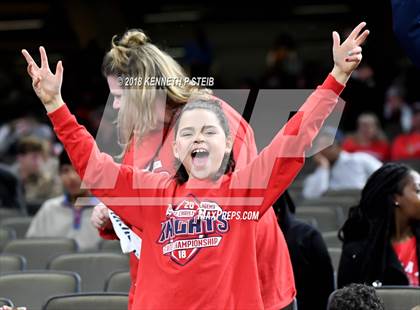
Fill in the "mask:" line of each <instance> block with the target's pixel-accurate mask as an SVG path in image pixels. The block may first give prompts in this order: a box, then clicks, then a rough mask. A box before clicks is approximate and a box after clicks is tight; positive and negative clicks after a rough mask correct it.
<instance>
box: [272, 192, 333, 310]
mask: <svg viewBox="0 0 420 310" xmlns="http://www.w3.org/2000/svg"><path fill="white" fill-rule="evenodd" d="M273 207H274V210H275V211H276V214H277V217H278V222H279V225H280V228H281V230H282V231H283V234H284V237H285V239H286V243H287V247H288V248H289V253H290V258H291V260H292V266H293V274H294V277H295V283H296V289H297V296H296V299H297V304H298V309H299V310H305V309H325V308H326V306H327V301H328V296H329V295H330V294H331V293H332V292H333V291H334V270H333V267H332V264H331V258H330V256H329V254H328V250H327V247H326V245H325V242H324V240H323V239H322V236H321V234H320V233H319V232H318V231H317V230H316V229H315V228H313V227H312V226H311V225H308V224H306V223H304V222H301V221H299V220H297V219H296V218H295V216H294V213H295V204H294V203H293V200H292V198H291V197H290V195H289V193H288V192H287V191H286V192H285V193H284V194H283V195H282V196H281V197H280V198H279V199H278V200H277V201H276V203H275V204H274V205H273Z"/></svg>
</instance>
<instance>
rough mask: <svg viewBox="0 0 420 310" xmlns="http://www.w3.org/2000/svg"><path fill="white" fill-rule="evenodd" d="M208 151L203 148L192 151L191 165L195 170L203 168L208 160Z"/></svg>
mask: <svg viewBox="0 0 420 310" xmlns="http://www.w3.org/2000/svg"><path fill="white" fill-rule="evenodd" d="M209 155H210V153H209V151H207V150H206V149H203V148H198V149H194V150H192V152H191V158H192V163H193V165H194V166H196V167H197V168H201V167H204V166H205V165H206V164H207V161H208V159H209Z"/></svg>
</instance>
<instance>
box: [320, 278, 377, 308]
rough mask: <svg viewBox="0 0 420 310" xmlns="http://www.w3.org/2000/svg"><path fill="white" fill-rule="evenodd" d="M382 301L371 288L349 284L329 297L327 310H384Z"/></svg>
mask: <svg viewBox="0 0 420 310" xmlns="http://www.w3.org/2000/svg"><path fill="white" fill-rule="evenodd" d="M384 309H385V306H384V303H383V301H382V300H381V299H380V298H379V296H378V295H377V294H376V291H375V289H374V288H373V287H371V286H367V285H364V284H350V285H349V286H346V287H343V288H341V289H339V290H337V291H335V292H334V294H333V295H331V298H330V301H329V303H328V308H327V310H384Z"/></svg>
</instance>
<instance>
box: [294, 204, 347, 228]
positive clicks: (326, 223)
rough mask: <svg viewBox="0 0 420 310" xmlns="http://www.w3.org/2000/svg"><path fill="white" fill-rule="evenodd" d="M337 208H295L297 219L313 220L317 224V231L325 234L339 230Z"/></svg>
mask: <svg viewBox="0 0 420 310" xmlns="http://www.w3.org/2000/svg"><path fill="white" fill-rule="evenodd" d="M338 210H340V209H339V208H330V207H297V208H296V217H297V218H314V219H316V221H317V223H318V230H319V231H321V232H327V231H332V230H337V229H338V228H339V216H338V212H339V211H338Z"/></svg>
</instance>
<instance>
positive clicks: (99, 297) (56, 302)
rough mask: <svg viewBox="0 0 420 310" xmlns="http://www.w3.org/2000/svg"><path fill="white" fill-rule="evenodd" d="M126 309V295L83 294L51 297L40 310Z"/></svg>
mask: <svg viewBox="0 0 420 310" xmlns="http://www.w3.org/2000/svg"><path fill="white" fill-rule="evenodd" d="M127 308H128V295H127V294H115V293H95V294H93V293H88V294H86V293H85V294H73V295H63V296H55V297H52V298H50V299H49V300H48V301H47V302H46V304H45V305H44V307H43V308H42V310H80V309H98V310H99V309H100V310H126V309H127Z"/></svg>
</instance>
